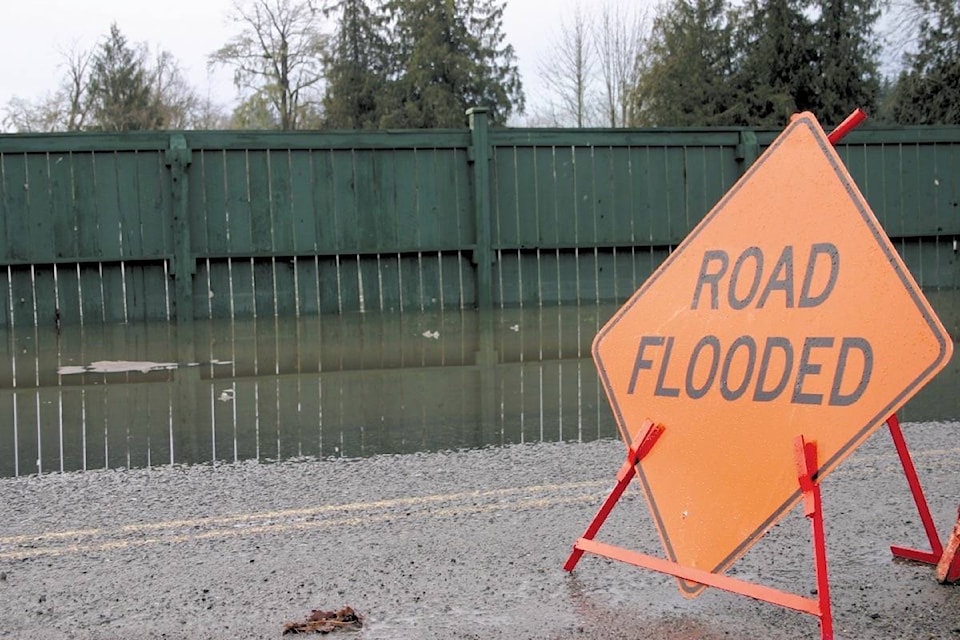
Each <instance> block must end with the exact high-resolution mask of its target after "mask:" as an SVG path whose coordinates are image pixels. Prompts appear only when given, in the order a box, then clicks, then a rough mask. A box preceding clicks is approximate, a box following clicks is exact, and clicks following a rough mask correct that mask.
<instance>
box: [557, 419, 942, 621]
mask: <svg viewBox="0 0 960 640" xmlns="http://www.w3.org/2000/svg"><path fill="white" fill-rule="evenodd" d="M887 426H888V427H889V429H890V435H891V437H892V438H893V442H894V446H895V447H896V449H897V455H898V456H899V457H900V462H901V464H902V466H903V473H904V475H905V476H906V478H907V484H908V485H909V486H910V492H911V493H912V495H913V499H914V503H915V504H916V506H917V511H918V513H919V515H920V520H921V522H922V524H923V528H924V531H925V532H926V534H927V538H928V539H929V541H930V546H931V551H920V550H917V549H909V548H906V547H898V546H892V547H890V550H891V551H892V552H893V554H894V555H895V556H897V557H899V558H905V559H908V560H915V561H918V562H926V563H930V564H937V565H938V566H937V579H938V580H939V581H940V582H955V581H957V580H960V555H958V550H960V520H958V522H957V525H956V527H954V530H953V534H952V536H951V537H950V542H949V544H948V545H947V549H946V551H944V549H943V546H942V544H941V542H940V538H939V536H938V535H937V530H936V527H935V526H934V523H933V517H932V516H931V515H930V508H929V506H928V505H927V500H926V497H925V496H924V494H923V488H922V487H921V486H920V480H919V478H918V476H917V471H916V467H914V464H913V459H912V458H911V456H910V451H909V449H907V443H906V441H905V440H904V438H903V431H902V430H901V428H900V421H899V420H898V419H897V416H896V415H893V416H890V418H889V419H887ZM664 431H665V427H664V426H663V425H660V424H657V425H655V424H653V423H652V422H651V421H650V420H647V421H646V422H645V423H644V425H643V427H642V428H641V433H644V436H643V438H642V439H641V440H640V444H639V445H638V446H637V447H636V448H630V449H628V451H627V458H626V460H625V461H624V463H623V466H621V467H620V470H619V471H618V472H617V479H616V480H617V481H616V484H615V485H614V487H613V490H611V491H610V495H608V496H607V498H606V500H604V502H603V504H602V505H601V506H600V509H599V510H598V511H597V514H596V515H595V516H594V517H593V520H591V521H590V524H589V526H587V529H586V531H585V532H584V534H583V536H581V537H580V538H579V539H578V540H577V541H576V542H575V543H574V545H573V551H572V552H571V553H570V556H569V557H568V558H567V561H566V562H565V563H564V565H563V569H564V571H573V570H574V568H575V567H576V566H577V563H578V562H579V561H580V558H581V557H583V554H584V553H592V554H594V555H598V556H603V557H605V558H610V559H611V560H617V561H619V562H625V563H627V564H632V565H634V566H636V567H641V568H644V569H650V570H652V571H657V572H659V573H664V574H667V575H671V576H674V577H676V578H680V579H683V580H688V581H690V582H695V583H697V584H701V585H704V586H707V587H716V588H717V589H722V590H724V591H730V592H732V593H737V594H740V595H744V596H747V597H750V598H754V599H756V600H760V601H763V602H769V603H771V604H774V605H779V606H781V607H785V608H787V609H793V610H795V611H799V612H801V613H809V614H811V615H814V616H816V617H817V619H818V620H819V621H820V637H821V640H833V616H832V613H831V610H830V583H829V580H828V578H827V550H826V537H825V534H824V529H823V511H822V503H821V500H820V485H819V483H818V482H817V480H816V479H815V478H814V476H815V474H816V470H817V468H818V467H817V448H816V443H815V442H806V441H804V439H803V437H802V436H797V438H796V441H795V445H794V448H795V457H796V462H797V482H798V484H799V486H800V490H801V491H802V492H803V505H804V515H805V516H806V517H807V518H809V519H810V526H811V529H812V543H813V557H814V571H815V573H816V581H817V597H816V598H806V597H803V596H799V595H796V594H793V593H788V592H785V591H780V590H778V589H773V588H771V587H767V586H764V585H758V584H755V583H752V582H747V581H745V580H738V579H736V578H731V577H729V576H725V575H723V574H718V573H712V572H710V571H704V570H702V569H697V568H694V567H688V566H684V565H681V564H679V563H677V562H671V561H669V560H665V559H663V558H658V557H655V556H650V555H647V554H644V553H640V552H637V551H632V550H630V549H624V548H623V547H618V546H615V545H611V544H606V543H603V542H597V541H596V540H595V539H594V538H595V537H596V535H597V533H599V531H600V528H601V527H602V526H603V523H604V522H605V521H606V519H607V517H608V516H609V515H610V513H611V512H612V511H613V507H614V506H615V505H616V503H617V502H618V501H619V500H620V497H621V496H622V495H623V492H624V491H625V490H626V488H627V485H629V484H630V481H631V480H632V479H633V477H634V476H635V475H636V466H637V465H638V464H639V463H640V461H641V460H643V458H644V456H646V455H647V453H649V452H650V450H651V449H653V446H654V445H655V444H656V442H657V439H659V438H660V436H661V435H662V434H663V432H664ZM958 517H960V514H958ZM938 563H939V564H938Z"/></svg>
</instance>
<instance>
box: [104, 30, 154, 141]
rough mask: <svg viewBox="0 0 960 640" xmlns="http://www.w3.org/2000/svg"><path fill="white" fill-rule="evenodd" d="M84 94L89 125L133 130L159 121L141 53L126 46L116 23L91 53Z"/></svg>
mask: <svg viewBox="0 0 960 640" xmlns="http://www.w3.org/2000/svg"><path fill="white" fill-rule="evenodd" d="M87 96H88V99H89V100H90V104H91V115H92V120H93V127H92V128H95V129H99V130H102V131H135V130H140V129H157V128H159V127H160V126H161V124H162V123H163V114H162V112H161V108H160V105H159V102H158V101H157V99H156V96H155V95H154V92H153V90H152V88H151V77H150V73H149V71H148V70H147V68H146V65H145V64H144V52H143V51H142V50H141V51H137V50H136V49H133V48H131V47H130V46H128V44H127V39H126V38H125V37H124V36H123V34H122V33H120V29H119V28H118V27H117V25H116V23H114V24H113V25H111V27H110V34H109V35H108V36H107V38H106V40H104V41H103V42H102V43H101V44H100V46H99V48H97V50H96V51H95V52H94V54H93V58H92V60H91V66H90V80H89V84H88V87H87Z"/></svg>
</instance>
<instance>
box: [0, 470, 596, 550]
mask: <svg viewBox="0 0 960 640" xmlns="http://www.w3.org/2000/svg"><path fill="white" fill-rule="evenodd" d="M578 484H584V483H578ZM589 484H597V483H589ZM482 493H487V492H482ZM491 493H497V492H491ZM452 495H459V494H452ZM471 495H472V494H471ZM604 495H606V494H605V493H598V492H591V493H588V494H581V495H576V496H566V497H556V498H533V499H529V500H521V501H517V502H507V503H492V504H484V505H469V506H451V507H439V508H429V509H426V510H423V511H419V512H415V513H412V514H396V513H381V514H367V515H362V516H352V517H349V518H339V519H336V520H319V521H297V522H277V523H270V524H262V525H256V526H249V527H236V528H230V529H212V530H209V531H199V532H196V533H184V534H178V535H170V536H161V537H151V538H127V539H120V540H105V541H103V542H88V543H83V544H81V543H75V544H69V545H62V546H56V547H49V548H41V549H23V550H19V551H6V552H0V560H23V559H26V558H36V557H44V556H46V557H49V556H63V555H70V554H77V553H96V552H104V551H117V550H124V549H131V548H138V547H146V546H153V545H158V544H182V543H185V542H193V541H198V540H211V539H224V538H233V537H238V536H249V535H265V534H266V535H275V534H281V533H289V532H292V531H306V530H316V529H330V528H335V527H351V526H361V525H369V524H373V523H377V522H384V521H387V520H394V519H397V520H399V519H406V518H443V517H450V516H458V515H473V514H479V513H492V512H497V511H522V510H525V509H543V508H546V507H551V506H554V505H559V504H577V503H586V502H591V503H597V504H599V501H600V500H602V498H603V496H604ZM387 502H394V501H387ZM116 531H120V530H119V529H118V530H116Z"/></svg>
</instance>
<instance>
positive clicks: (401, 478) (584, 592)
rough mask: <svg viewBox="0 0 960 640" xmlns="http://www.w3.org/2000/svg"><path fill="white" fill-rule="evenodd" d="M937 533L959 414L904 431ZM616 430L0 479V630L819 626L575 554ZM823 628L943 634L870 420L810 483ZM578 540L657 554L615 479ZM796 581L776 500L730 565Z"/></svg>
mask: <svg viewBox="0 0 960 640" xmlns="http://www.w3.org/2000/svg"><path fill="white" fill-rule="evenodd" d="M904 431H905V433H906V437H907V441H908V443H909V444H910V447H911V451H912V452H913V455H914V460H915V462H916V465H917V469H918V472H919V474H920V477H921V480H922V482H923V484H924V487H925V488H926V492H927V498H928V500H929V503H930V506H931V509H932V511H933V514H934V517H935V520H936V522H937V525H938V529H939V530H940V532H941V535H946V533H947V532H948V531H949V529H950V527H951V526H952V525H953V522H954V521H955V515H956V509H957V504H958V502H960V474H958V472H960V446H958V439H957V436H958V434H960V424H958V423H921V424H905V425H904ZM622 456H623V448H622V444H621V443H620V442H618V441H600V442H591V443H582V444H577V443H570V444H566V443H559V444H535V445H516V446H509V447H505V448H491V449H485V450H479V451H458V452H444V453H431V454H417V455H409V456H378V457H374V458H368V459H362V460H319V461H318V460H307V461H297V462H289V463H281V464H238V465H224V466H219V467H212V466H195V467H162V468H154V469H149V470H132V471H92V472H86V473H68V474H64V475H59V474H56V475H45V476H40V477H37V476H31V477H24V478H11V479H2V480H0V512H2V513H3V518H2V524H0V603H2V606H0V637H2V638H25V639H48V638H78V639H88V638H89V639H100V638H103V639H107V638H111V639H112V638H168V639H173V638H184V639H186V638H191V639H192V638H215V639H216V638H279V637H281V634H282V631H283V628H284V625H285V624H286V623H288V622H295V621H300V620H303V619H304V618H305V617H306V616H307V615H308V614H309V613H310V611H311V610H312V609H337V608H339V607H342V606H344V605H349V606H352V607H353V608H354V609H355V610H357V611H358V612H359V613H360V614H361V615H363V616H364V619H365V626H364V628H363V630H361V631H358V632H342V633H337V634H335V635H334V636H333V637H336V636H340V637H344V638H350V637H357V638H364V639H374V638H386V639H398V638H400V639H406V638H410V639H431V638H437V639H440V638H443V639H451V638H478V639H481V638H482V639H488V638H489V639H497V638H511V639H512V638H531V639H532V638H550V639H564V638H585V639H589V638H657V639H659V638H663V639H673V640H694V639H697V640H719V639H721V638H722V639H724V640H754V639H756V638H766V639H770V640H779V639H787V638H789V639H791V640H795V639H798V638H800V639H803V638H819V637H820V635H819V627H818V625H817V621H816V619H815V618H813V617H812V616H810V615H805V614H800V613H795V612H792V611H788V610H784V609H781V608H778V607H775V606H772V605H769V604H766V603H762V602H757V601H754V600H751V599H749V598H745V597H742V596H737V595H733V594H730V593H725V592H721V591H717V590H712V589H711V590H708V591H707V592H706V593H704V594H703V595H702V596H701V597H699V598H697V599H694V600H686V599H684V598H683V597H681V595H680V593H679V590H678V589H677V586H676V583H675V581H674V579H673V578H670V577H667V576H663V575H660V574H656V573H653V572H650V571H647V570H643V569H638V568H635V567H631V566H627V565H624V564H621V563H614V562H611V561H607V560H605V559H602V558H599V557H596V556H590V555H587V556H585V557H584V558H583V559H582V560H581V562H580V564H579V566H578V567H577V569H576V571H575V572H574V573H573V574H567V573H566V572H564V571H563V570H562V569H561V565H562V564H563V562H564V560H565V559H566V557H567V555H568V553H569V551H570V548H571V544H572V543H573V541H574V540H575V539H576V538H577V537H578V536H579V535H580V534H581V533H582V531H583V528H584V527H585V526H586V524H587V523H588V522H589V520H590V519H591V517H592V516H593V514H594V512H595V511H596V509H597V507H598V506H599V504H600V502H601V500H602V499H603V497H604V496H605V495H606V493H607V492H608V491H609V489H610V487H611V486H612V482H613V477H614V474H615V473H616V471H617V469H618V468H619V466H620V462H621V459H622ZM823 500H824V511H825V521H826V534H827V544H828V557H829V562H830V584H831V589H832V602H833V609H834V620H835V630H836V637H838V638H851V639H852V638H857V639H860V640H870V639H881V638H882V639H884V640H889V639H899V638H902V639H910V640H918V639H928V638H937V639H949V638H958V639H960V586H953V585H950V586H944V585H940V584H938V583H937V582H936V580H935V579H934V572H933V568H932V567H930V566H925V565H919V564H913V563H907V562H902V561H894V560H892V559H891V555H890V552H889V545H890V544H891V543H895V544H905V545H912V546H917V547H924V546H925V538H924V535H923V531H922V528H921V526H920V523H919V520H918V518H917V516H916V509H915V508H914V506H913V503H912V500H911V497H910V493H909V491H908V489H907V485H906V482H905V481H904V478H903V474H902V471H901V468H900V466H899V463H898V460H897V457H896V453H895V451H894V449H893V445H892V443H891V441H890V438H889V436H888V434H887V433H886V432H885V431H883V430H881V431H880V432H878V433H877V434H876V435H875V436H873V438H871V440H870V441H868V442H867V443H866V444H865V445H864V446H863V447H861V448H860V449H859V450H858V451H856V452H855V453H854V454H853V456H851V457H850V458H849V459H848V460H847V461H845V462H844V463H843V464H842V465H841V466H840V468H839V469H838V470H837V471H836V472H835V473H834V474H833V475H831V476H830V477H829V478H827V479H826V480H825V481H824V483H823ZM598 539H602V540H605V541H608V542H612V543H615V544H622V545H624V546H629V547H631V548H635V549H638V550H642V551H647V552H650V553H656V554H660V553H661V551H660V546H659V542H658V541H657V536H656V533H655V531H654V529H653V526H652V524H651V522H650V517H649V515H648V512H647V509H646V506H645V503H644V500H643V498H642V496H641V495H640V494H639V492H638V491H637V490H636V489H634V488H631V489H630V490H629V491H628V493H627V495H626V496H625V498H624V500H622V501H621V503H620V504H619V506H618V507H617V509H616V510H615V511H614V513H613V515H612V516H611V518H610V520H608V522H607V524H606V525H605V526H604V528H603V530H602V531H601V534H600V536H598ZM731 573H732V574H735V575H736V576H738V577H741V578H744V579H748V580H754V581H757V582H760V583H762V584H766V585H769V586H773V587H776V588H779V589H783V590H787V591H792V592H796V593H799V594H802V595H807V594H809V593H810V590H811V589H812V588H813V585H814V578H813V568H812V554H811V551H810V537H809V525H808V523H807V522H806V520H805V519H804V518H803V517H802V515H801V514H800V513H799V511H798V512H795V513H791V514H790V515H789V516H788V517H787V518H786V519H785V520H784V521H783V522H782V523H781V524H780V525H778V526H777V527H775V528H774V529H773V530H772V531H771V532H770V534H769V535H768V536H766V537H765V538H764V539H763V540H761V541H760V542H759V543H758V544H757V545H756V546H755V547H754V548H753V549H752V550H751V551H750V552H749V553H748V554H747V555H746V556H745V557H744V558H742V559H741V560H740V561H739V562H738V563H737V564H736V565H735V566H734V567H733V569H732V570H731Z"/></svg>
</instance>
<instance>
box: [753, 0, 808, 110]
mask: <svg viewBox="0 0 960 640" xmlns="http://www.w3.org/2000/svg"><path fill="white" fill-rule="evenodd" d="M808 3H809V0H749V1H748V2H747V3H746V5H745V6H744V8H743V11H742V12H741V13H740V14H739V16H738V19H737V22H736V23H737V36H736V38H737V42H738V43H739V44H738V46H737V50H739V51H740V52H741V56H742V57H741V59H740V61H739V64H738V69H737V76H738V78H737V88H738V92H739V98H738V100H739V102H740V108H741V109H742V111H741V113H742V121H741V122H739V123H738V124H743V125H747V126H754V127H782V126H784V125H785V124H786V123H787V122H789V119H790V116H791V115H793V114H794V113H797V112H799V111H807V110H816V109H817V108H818V107H819V101H818V98H817V77H816V64H817V51H816V48H815V47H814V39H813V24H812V23H811V21H810V20H809V19H808V18H807V16H806V14H805V10H806V9H807V5H808Z"/></svg>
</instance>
